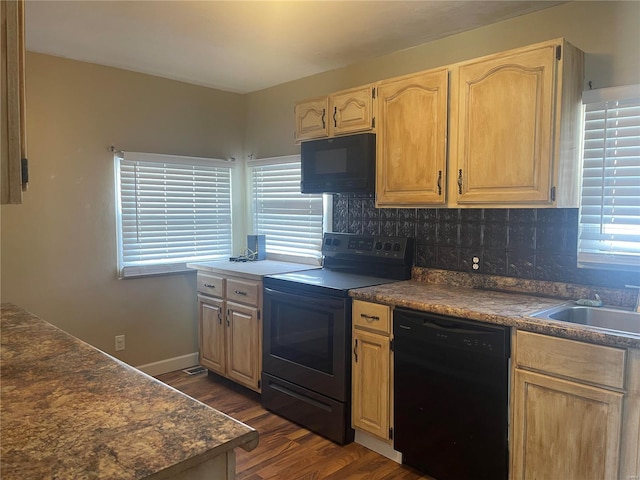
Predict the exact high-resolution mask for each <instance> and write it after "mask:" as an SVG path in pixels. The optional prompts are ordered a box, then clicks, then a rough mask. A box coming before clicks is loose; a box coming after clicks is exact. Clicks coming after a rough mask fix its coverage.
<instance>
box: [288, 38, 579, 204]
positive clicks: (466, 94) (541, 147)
mask: <svg viewBox="0 0 640 480" xmlns="http://www.w3.org/2000/svg"><path fill="white" fill-rule="evenodd" d="M583 70H584V54H583V52H581V51H580V50H578V49H577V48H575V47H574V46H572V45H571V44H569V43H567V42H565V41H564V39H556V40H551V41H548V42H542V43H538V44H535V45H531V46H528V47H523V48H518V49H514V50H509V51H507V52H501V53H498V54H494V55H489V56H486V57H482V58H478V59H474V60H469V61H465V62H460V63H457V64H453V65H448V66H445V67H442V68H439V69H433V70H428V71H424V72H418V73H415V74H411V75H405V76H402V77H397V78H391V79H387V80H383V81H380V82H378V83H377V84H375V85H374V87H376V88H375V89H373V90H372V88H371V85H367V86H364V87H358V88H354V89H351V90H345V91H343V92H338V93H335V94H332V95H329V96H327V97H322V98H316V99H312V100H309V101H305V102H300V103H297V104H296V112H295V113H296V140H298V141H300V140H306V139H310V138H320V137H326V136H331V135H339V134H345V133H352V132H357V131H365V130H372V129H373V127H374V125H375V123H376V122H375V120H376V118H377V125H375V130H376V135H377V139H376V156H377V163H376V206H377V207H444V206H447V207H452V208H460V207H476V208H486V207H489V208H491V207H493V208H496V207H505V208H507V207H515V208H523V207H530V208H541V207H542V208H543V207H564V208H568V207H577V206H578V205H579V193H580V165H581V161H580V151H581V146H580V144H581V131H582V129H581V122H582V106H581V96H582V85H583ZM371 91H374V92H375V91H377V94H376V95H375V96H376V97H377V98H374V97H372V96H371V94H370V93H371ZM373 111H375V113H374V114H373V116H371V112H373ZM447 132H448V133H447Z"/></svg>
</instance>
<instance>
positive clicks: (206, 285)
mask: <svg viewBox="0 0 640 480" xmlns="http://www.w3.org/2000/svg"><path fill="white" fill-rule="evenodd" d="M203 285H204V286H205V287H207V288H216V286H215V285H213V284H211V283H204V284H203Z"/></svg>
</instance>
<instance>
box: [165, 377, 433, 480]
mask: <svg viewBox="0 0 640 480" xmlns="http://www.w3.org/2000/svg"><path fill="white" fill-rule="evenodd" d="M157 378H158V379H159V380H161V381H163V382H165V383H167V384H168V385H171V386H172V387H174V388H176V389H178V390H180V391H182V392H184V393H186V394H187V395H190V396H191V397H193V398H196V399H198V400H200V401H201V402H203V403H206V404H207V405H210V406H212V407H213V408H215V409H217V410H219V411H221V412H224V413H226V414H227V415H230V416H232V417H233V418H235V419H237V420H240V421H241V422H244V423H246V424H247V425H250V426H252V427H253V428H255V429H256V430H258V433H259V434H260V442H259V444H258V446H257V447H256V448H255V449H254V450H252V451H251V452H246V451H244V450H242V449H241V448H238V449H237V450H236V463H237V467H236V471H237V479H238V480H266V479H277V480H316V479H331V480H344V479H362V480H365V479H366V480H383V479H389V480H391V479H393V480H417V479H426V478H427V477H423V476H421V475H420V474H419V473H417V472H415V471H414V470H412V469H410V468H408V467H406V466H402V465H398V464H397V463H395V462H393V461H391V460H389V459H387V458H385V457H383V456H381V455H378V454H377V453H375V452H372V451H371V450H369V449H367V448H365V447H363V446H362V445H359V444H357V443H350V444H349V445H346V446H340V445H336V444H335V443H333V442H331V441H329V440H327V439H325V438H323V437H321V436H319V435H316V434H314V433H312V432H310V431H309V430H306V429H305V428H302V427H300V426H299V425H296V424H295V423H292V422H289V421H288V420H285V419H284V418H281V417H279V416H277V415H274V414H273V413H271V412H268V411H267V410H265V409H264V408H262V407H261V406H260V397H259V395H258V394H257V393H255V392H252V391H250V390H248V389H245V388H243V387H240V386H239V385H236V384H234V383H232V382H230V381H228V380H226V379H224V378H222V377H219V376H217V375H214V374H208V375H207V374H206V373H203V374H197V375H188V374H186V373H184V372H182V371H177V372H171V373H165V374H163V375H159V376H158V377H157Z"/></svg>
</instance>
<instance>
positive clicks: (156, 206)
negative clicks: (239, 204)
mask: <svg viewBox="0 0 640 480" xmlns="http://www.w3.org/2000/svg"><path fill="white" fill-rule="evenodd" d="M116 165H117V168H116V175H117V185H118V186H119V188H118V198H117V202H118V215H117V217H118V230H119V235H118V238H119V262H118V266H119V269H120V275H121V277H129V276H138V275H147V274H153V273H166V272H171V271H181V270H184V269H185V268H186V267H185V264H186V262H192V261H204V260H212V259H221V258H225V257H228V256H229V255H230V254H231V169H230V167H229V165H228V164H225V162H224V161H221V160H212V159H205V158H195V157H177V156H170V155H155V154H145V153H130V152H125V153H124V154H123V155H122V158H119V157H117V158H116Z"/></svg>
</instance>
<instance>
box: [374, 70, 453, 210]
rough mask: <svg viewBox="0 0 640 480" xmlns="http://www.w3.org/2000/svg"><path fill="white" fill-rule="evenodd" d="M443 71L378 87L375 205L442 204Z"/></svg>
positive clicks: (445, 84)
mask: <svg viewBox="0 0 640 480" xmlns="http://www.w3.org/2000/svg"><path fill="white" fill-rule="evenodd" d="M447 89H448V70H447V69H446V68H443V69H437V70H430V71H427V72H421V73H419V74H414V75H407V76H403V77H398V78H394V79H390V80H385V81H383V82H380V84H379V86H378V127H377V137H376V159H377V160H376V162H377V163H376V206H378V207H385V206H397V205H412V206H426V205H444V204H445V200H446V198H445V192H446V178H447V170H446V159H447V99H448V95H447Z"/></svg>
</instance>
